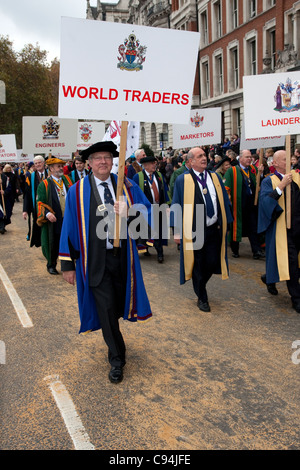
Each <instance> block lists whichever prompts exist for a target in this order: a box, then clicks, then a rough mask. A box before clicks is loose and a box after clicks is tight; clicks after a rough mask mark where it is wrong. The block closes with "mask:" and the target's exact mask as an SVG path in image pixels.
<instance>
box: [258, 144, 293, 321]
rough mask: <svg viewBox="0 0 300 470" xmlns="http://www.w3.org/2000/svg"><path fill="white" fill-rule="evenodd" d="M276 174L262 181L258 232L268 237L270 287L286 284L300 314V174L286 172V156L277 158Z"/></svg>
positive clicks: (282, 155)
mask: <svg viewBox="0 0 300 470" xmlns="http://www.w3.org/2000/svg"><path fill="white" fill-rule="evenodd" d="M273 165H274V167H275V172H274V174H272V175H270V176H268V177H267V178H265V179H264V180H263V181H262V184H261V189H260V195H259V213H258V232H259V233H265V237H266V279H265V281H266V284H267V285H269V284H275V283H276V282H278V281H286V285H287V289H288V292H289V294H290V297H291V300H292V307H293V308H294V309H295V310H296V312H297V313H300V284H299V272H300V270H299V268H300V173H299V172H297V171H295V170H292V171H291V172H288V173H287V172H286V152H285V150H279V151H277V152H275V154H274V158H273ZM287 186H290V187H291V206H290V210H291V228H287V224H286V203H287V201H286V188H287Z"/></svg>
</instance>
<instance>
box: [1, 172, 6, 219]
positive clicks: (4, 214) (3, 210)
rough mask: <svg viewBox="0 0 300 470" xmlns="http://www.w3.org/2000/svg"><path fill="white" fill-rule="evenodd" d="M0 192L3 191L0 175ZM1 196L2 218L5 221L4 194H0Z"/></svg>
mask: <svg viewBox="0 0 300 470" xmlns="http://www.w3.org/2000/svg"><path fill="white" fill-rule="evenodd" d="M0 190H1V191H3V186H2V177H1V175H0ZM1 196H2V204H3V218H4V219H5V217H6V208H5V200H4V194H2V193H1Z"/></svg>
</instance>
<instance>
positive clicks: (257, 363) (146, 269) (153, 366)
mask: <svg viewBox="0 0 300 470" xmlns="http://www.w3.org/2000/svg"><path fill="white" fill-rule="evenodd" d="M26 234H27V222H26V221H24V220H23V219H22V203H21V202H19V203H16V204H15V207H14V215H13V217H12V224H11V225H9V226H8V227H7V233H5V234H4V235H0V264H1V265H2V268H3V269H4V270H5V273H6V274H7V276H8V278H9V279H10V281H11V283H12V285H13V287H14V289H15V291H16V293H17V294H18V296H19V298H20V299H21V300H22V303H23V305H24V307H25V309H26V311H27V313H28V315H29V317H30V319H31V320H32V325H33V326H32V327H30V328H25V327H23V326H22V324H21V322H20V320H19V318H18V316H17V314H16V309H15V307H14V305H13V304H12V302H11V300H10V297H9V295H8V292H7V290H6V289H5V287H4V284H3V282H1V281H0V298H1V302H0V315H1V332H0V343H1V346H2V351H3V347H5V361H4V360H3V354H2V363H1V365H0V368H1V390H0V394H1V421H2V424H1V431H0V438H1V443H0V445H1V449H2V450H72V449H74V446H75V445H74V440H73V439H72V437H71V436H70V432H69V430H68V428H67V426H66V422H65V419H64V418H63V415H62V412H61V410H60V409H59V407H58V406H57V403H56V402H55V400H54V398H53V394H52V392H51V389H50V387H49V380H50V379H49V377H50V378H51V377H52V378H53V377H58V378H59V380H60V382H61V383H62V384H63V385H64V387H65V388H66V390H67V391H68V393H69V396H70V397H71V399H72V402H73V404H74V406H75V409H76V413H77V416H78V417H79V418H80V420H81V424H82V426H83V428H84V430H85V432H86V434H87V436H88V439H89V442H90V443H91V444H92V446H93V448H94V450H107V451H113V450H116V449H119V450H122V451H126V450H131V451H138V450H140V451H146V450H156V451H161V452H162V451H168V450H173V451H177V452H178V451H180V452H192V451H196V450H258V449H259V450H285V449H294V450H299V448H300V444H299V403H300V400H299V398H300V396H299V373H300V315H299V314H297V313H296V312H295V311H294V310H293V309H292V308H291V301H290V298H289V295H288V293H287V289H286V285H285V283H280V284H278V285H277V287H278V290H279V294H278V295H277V296H272V295H270V294H269V293H268V292H267V289H266V286H265V285H264V284H262V282H261V280H260V276H261V274H263V273H264V271H265V262H264V261H263V260H253V259H252V256H251V252H250V247H249V242H248V240H247V239H245V240H243V242H242V244H241V249H240V255H241V256H240V258H238V259H234V258H231V255H230V253H229V269H230V277H229V279H228V280H226V281H222V280H221V278H220V276H213V277H212V279H211V280H210V281H209V283H208V297H209V302H210V306H211V312H209V313H204V312H201V311H200V310H199V309H198V308H197V304H196V300H197V299H196V297H195V295H194V292H193V288H192V284H191V281H190V282H187V283H186V284H185V285H183V286H180V285H179V252H178V251H177V247H176V245H175V244H174V242H173V241H172V240H170V242H169V246H168V247H167V248H165V261H164V263H163V264H159V263H158V262H157V259H156V255H155V250H154V248H153V249H150V252H151V253H152V256H151V257H149V258H146V257H144V256H143V255H141V265H142V270H143V275H144V279H145V284H146V288H147V292H148V295H149V299H150V303H151V307H152V311H153V317H152V319H151V320H149V321H148V322H146V323H130V322H126V321H123V320H121V329H122V332H123V334H124V338H125V342H126V347H127V364H126V366H125V369H124V380H123V382H121V383H120V384H117V385H115V384H111V383H110V382H109V380H108V372H109V365H108V361H107V350H106V346H105V345H104V342H103V339H102V335H101V332H100V331H98V332H92V333H89V334H87V335H79V334H78V330H79V316H78V308H77V297H76V287H73V286H71V285H68V284H67V283H65V282H64V281H63V279H62V276H61V274H60V275H59V276H51V275H50V274H48V273H47V271H46V260H45V259H44V257H43V255H42V252H41V249H40V248H30V247H29V242H28V241H27V240H26ZM297 351H299V354H298V353H297ZM0 359H1V357H0Z"/></svg>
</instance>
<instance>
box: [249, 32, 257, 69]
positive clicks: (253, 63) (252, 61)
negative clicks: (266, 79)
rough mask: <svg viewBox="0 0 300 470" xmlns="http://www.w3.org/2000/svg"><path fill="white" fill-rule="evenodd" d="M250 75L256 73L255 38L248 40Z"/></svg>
mask: <svg viewBox="0 0 300 470" xmlns="http://www.w3.org/2000/svg"><path fill="white" fill-rule="evenodd" d="M249 46H250V75H256V73H257V68H256V66H257V64H256V60H257V59H256V40H255V39H253V40H252V41H250V44H249Z"/></svg>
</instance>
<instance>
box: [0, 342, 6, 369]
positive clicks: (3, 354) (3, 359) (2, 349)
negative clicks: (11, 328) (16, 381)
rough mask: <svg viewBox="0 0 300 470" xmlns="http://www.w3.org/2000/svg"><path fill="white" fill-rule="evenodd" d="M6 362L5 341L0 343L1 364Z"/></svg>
mask: <svg viewBox="0 0 300 470" xmlns="http://www.w3.org/2000/svg"><path fill="white" fill-rule="evenodd" d="M5 362H6V347H5V343H4V341H0V364H5Z"/></svg>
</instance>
